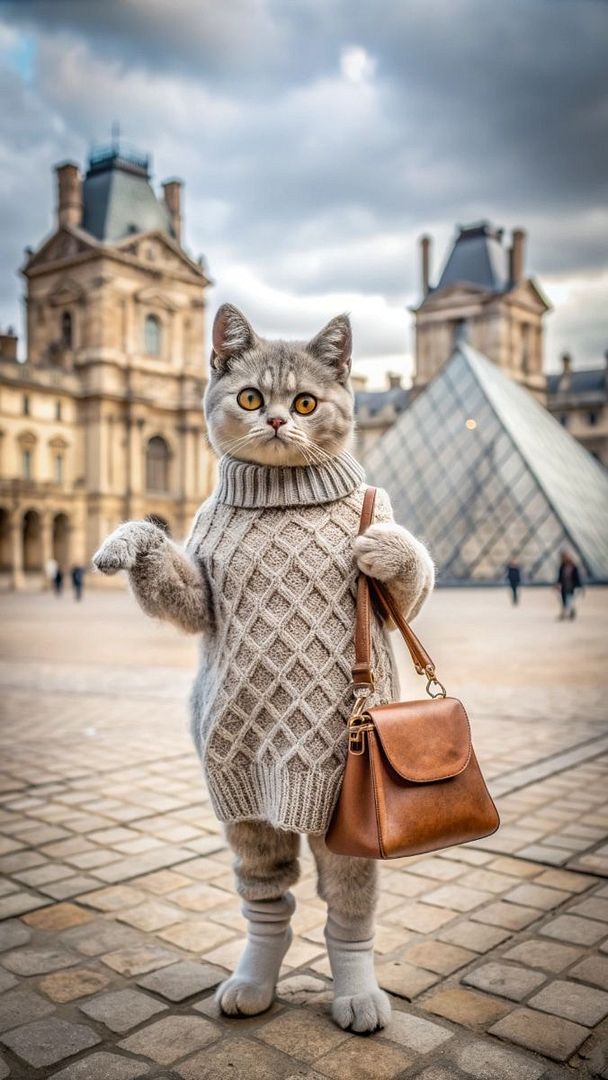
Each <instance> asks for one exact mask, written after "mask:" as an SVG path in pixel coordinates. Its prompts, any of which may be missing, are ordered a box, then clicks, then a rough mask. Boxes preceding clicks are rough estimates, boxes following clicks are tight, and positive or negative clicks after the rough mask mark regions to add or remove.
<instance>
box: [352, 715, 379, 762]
mask: <svg viewBox="0 0 608 1080" xmlns="http://www.w3.org/2000/svg"><path fill="white" fill-rule="evenodd" d="M373 727H374V725H373V724H372V723H370V722H369V720H368V719H367V718H366V716H365V714H363V715H359V714H357V715H355V714H354V713H353V715H352V716H351V718H350V721H349V724H348V749H349V752H350V753H351V754H356V755H360V754H363V753H365V732H366V731H372V729H373Z"/></svg>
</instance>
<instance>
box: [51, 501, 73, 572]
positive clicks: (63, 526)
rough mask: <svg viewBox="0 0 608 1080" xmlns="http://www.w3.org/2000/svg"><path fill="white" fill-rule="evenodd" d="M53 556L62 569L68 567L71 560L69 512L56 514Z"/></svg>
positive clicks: (54, 519)
mask: <svg viewBox="0 0 608 1080" xmlns="http://www.w3.org/2000/svg"><path fill="white" fill-rule="evenodd" d="M53 558H54V559H55V560H56V561H57V562H58V563H59V566H60V567H61V569H62V570H67V569H68V564H69V561H70V522H69V519H68V516H67V514H55V517H54V518H53Z"/></svg>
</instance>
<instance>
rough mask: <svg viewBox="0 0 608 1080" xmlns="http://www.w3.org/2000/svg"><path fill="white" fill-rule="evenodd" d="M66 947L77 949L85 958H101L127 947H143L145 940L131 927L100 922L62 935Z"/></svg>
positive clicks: (79, 927) (78, 927) (76, 928)
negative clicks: (102, 955)
mask: <svg viewBox="0 0 608 1080" xmlns="http://www.w3.org/2000/svg"><path fill="white" fill-rule="evenodd" d="M61 940H62V942H63V943H64V945H67V946H68V947H69V948H70V949H77V950H78V952H80V953H82V954H83V956H101V954H102V953H106V952H111V951H113V950H115V949H120V948H125V947H127V946H134V945H141V944H143V943H144V941H145V938H144V937H143V936H142V934H140V933H139V931H137V930H134V929H132V928H131V927H129V926H121V924H120V923H115V922H112V921H110V920H107V921H104V920H101V919H100V920H98V921H97V922H94V923H88V924H87V925H86V926H77V927H74V928H73V929H71V930H66V931H64V932H63V933H62V934H61Z"/></svg>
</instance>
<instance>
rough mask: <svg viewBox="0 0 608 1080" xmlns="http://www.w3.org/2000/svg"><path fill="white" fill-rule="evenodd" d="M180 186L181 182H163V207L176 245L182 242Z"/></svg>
mask: <svg viewBox="0 0 608 1080" xmlns="http://www.w3.org/2000/svg"><path fill="white" fill-rule="evenodd" d="M182 186H183V185H182V181H181V180H165V182H164V184H163V195H164V199H165V206H166V207H167V210H168V211H169V217H170V219H171V228H172V229H173V233H174V236H175V239H176V240H177V242H178V244H181V242H182Z"/></svg>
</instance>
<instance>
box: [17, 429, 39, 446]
mask: <svg viewBox="0 0 608 1080" xmlns="http://www.w3.org/2000/svg"><path fill="white" fill-rule="evenodd" d="M36 441H37V440H36V436H35V435H34V432H33V431H22V432H20V434H19V435H18V436H17V442H18V443H19V446H21V447H22V449H24V450H31V449H32V448H33V447H34V446H35V445H36Z"/></svg>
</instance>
